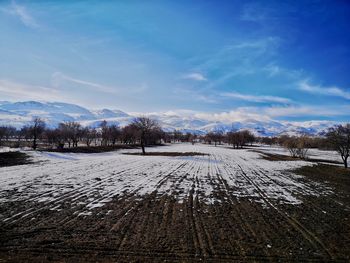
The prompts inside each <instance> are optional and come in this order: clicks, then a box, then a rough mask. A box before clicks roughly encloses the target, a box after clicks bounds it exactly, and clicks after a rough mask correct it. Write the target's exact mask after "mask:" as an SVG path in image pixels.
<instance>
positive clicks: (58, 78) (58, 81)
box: [52, 72, 120, 94]
mask: <svg viewBox="0 0 350 263" xmlns="http://www.w3.org/2000/svg"><path fill="white" fill-rule="evenodd" d="M64 81H68V82H71V83H75V84H79V85H83V86H87V87H88V88H89V89H93V90H95V91H100V92H105V93H114V94H115V93H117V92H119V91H120V90H119V89H117V88H115V87H110V86H106V85H101V84H99V83H95V82H90V81H85V80H81V79H77V78H73V77H71V76H68V75H65V74H63V73H61V72H55V73H54V74H52V84H53V86H54V87H59V86H61V85H62V83H63V82H64Z"/></svg>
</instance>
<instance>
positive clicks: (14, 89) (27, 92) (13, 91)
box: [0, 79, 64, 101]
mask: <svg viewBox="0 0 350 263" xmlns="http://www.w3.org/2000/svg"><path fill="white" fill-rule="evenodd" d="M0 95H1V97H5V96H7V97H11V98H13V99H16V100H28V99H30V100H47V101H56V100H63V99H64V98H63V97H62V96H61V95H60V93H59V91H58V90H56V89H53V88H47V87H41V86H34V85H27V84H22V83H18V82H13V81H9V80H5V79H0Z"/></svg>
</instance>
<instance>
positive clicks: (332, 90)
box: [299, 81, 350, 100]
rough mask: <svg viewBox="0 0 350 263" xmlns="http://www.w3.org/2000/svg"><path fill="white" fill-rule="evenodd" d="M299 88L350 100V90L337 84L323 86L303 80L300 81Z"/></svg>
mask: <svg viewBox="0 0 350 263" xmlns="http://www.w3.org/2000/svg"><path fill="white" fill-rule="evenodd" d="M299 89H300V90H302V91H306V92H309V93H313V94H321V95H327V96H335V97H342V98H344V99H347V100H350V92H348V91H345V90H343V89H341V88H338V87H335V86H333V87H322V86H319V85H311V84H309V83H308V81H302V82H300V83H299Z"/></svg>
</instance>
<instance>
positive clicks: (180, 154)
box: [123, 152, 209, 157]
mask: <svg viewBox="0 0 350 263" xmlns="http://www.w3.org/2000/svg"><path fill="white" fill-rule="evenodd" d="M123 154H126V155H142V156H172V157H177V156H198V155H199V156H206V155H209V154H207V153H199V152H146V154H142V153H123Z"/></svg>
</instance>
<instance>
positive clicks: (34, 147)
mask: <svg viewBox="0 0 350 263" xmlns="http://www.w3.org/2000/svg"><path fill="white" fill-rule="evenodd" d="M36 146H37V145H36V136H34V140H33V149H34V150H36Z"/></svg>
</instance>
